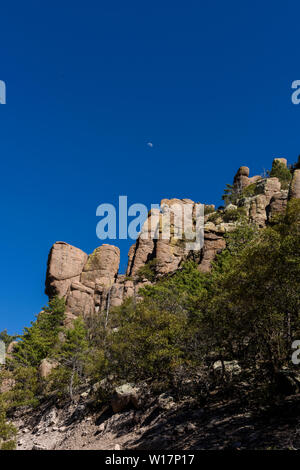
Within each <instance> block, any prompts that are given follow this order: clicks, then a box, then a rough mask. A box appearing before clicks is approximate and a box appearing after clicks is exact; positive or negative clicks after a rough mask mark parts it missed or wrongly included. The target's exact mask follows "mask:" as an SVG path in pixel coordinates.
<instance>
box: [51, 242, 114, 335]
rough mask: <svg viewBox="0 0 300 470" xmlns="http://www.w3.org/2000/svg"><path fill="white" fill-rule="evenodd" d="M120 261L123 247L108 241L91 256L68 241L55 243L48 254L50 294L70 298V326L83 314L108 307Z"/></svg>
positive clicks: (66, 321) (66, 316)
mask: <svg viewBox="0 0 300 470" xmlns="http://www.w3.org/2000/svg"><path fill="white" fill-rule="evenodd" d="M119 262H120V251H119V248H117V247H115V246H112V245H105V244H104V245H102V246H100V247H99V248H96V250H95V251H94V253H92V254H91V255H90V256H88V255H87V254H86V253H84V252H83V251H82V250H80V249H78V248H75V247H74V246H71V245H68V244H67V243H63V242H57V243H55V244H54V245H53V247H52V248H51V250H50V253H49V257H48V269H47V276H46V294H47V295H48V296H49V297H50V298H51V297H53V296H55V295H57V296H59V297H64V298H65V299H66V315H65V325H66V326H67V327H69V326H70V327H71V326H72V324H73V322H74V319H75V318H76V317H77V316H79V315H83V316H84V317H87V316H90V315H93V314H94V313H95V312H97V311H99V310H101V311H102V310H104V308H105V307H106V304H107V297H108V293H109V289H110V288H111V286H112V285H113V284H114V283H115V280H116V277H117V273H118V269H119Z"/></svg>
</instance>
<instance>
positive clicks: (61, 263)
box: [46, 242, 88, 297]
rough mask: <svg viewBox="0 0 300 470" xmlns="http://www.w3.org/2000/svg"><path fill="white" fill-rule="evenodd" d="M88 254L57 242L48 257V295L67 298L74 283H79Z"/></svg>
mask: <svg viewBox="0 0 300 470" xmlns="http://www.w3.org/2000/svg"><path fill="white" fill-rule="evenodd" d="M87 258H88V256H87V254H86V253H84V252H83V251H82V250H80V249H79V248H76V247H75V246H72V245H68V243H64V242H56V243H55V244H54V245H53V247H52V248H51V251H50V254H49V257H48V269H47V277H46V294H47V295H48V296H49V297H53V296H54V295H58V296H59V297H65V296H66V294H67V292H68V290H69V288H70V285H71V283H72V282H73V281H76V280H77V281H79V279H80V275H81V273H82V270H83V267H84V265H85V263H86V261H87Z"/></svg>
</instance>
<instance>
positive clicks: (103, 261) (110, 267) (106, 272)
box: [81, 244, 120, 286]
mask: <svg viewBox="0 0 300 470" xmlns="http://www.w3.org/2000/svg"><path fill="white" fill-rule="evenodd" d="M119 264H120V250H119V248H118V247H116V246H114V245H107V244H103V245H101V246H99V247H98V248H96V249H95V250H94V252H93V253H92V254H91V255H89V257H88V260H87V262H86V263H85V265H84V267H83V272H82V274H81V283H82V284H85V285H87V283H90V282H94V283H98V284H103V285H106V286H111V285H112V284H113V283H114V281H115V278H116V276H117V274H118V270H119Z"/></svg>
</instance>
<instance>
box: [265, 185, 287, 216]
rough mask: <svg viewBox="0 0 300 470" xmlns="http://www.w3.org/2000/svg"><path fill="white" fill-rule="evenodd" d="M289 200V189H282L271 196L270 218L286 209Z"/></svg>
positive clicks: (268, 210)
mask: <svg viewBox="0 0 300 470" xmlns="http://www.w3.org/2000/svg"><path fill="white" fill-rule="evenodd" d="M287 202H288V191H287V190H286V191H285V190H281V191H280V192H279V193H275V194H274V195H273V196H272V198H271V201H270V204H269V206H268V207H267V213H268V220H271V219H272V217H273V216H274V215H276V214H280V213H283V212H284V211H285V209H286V206H287Z"/></svg>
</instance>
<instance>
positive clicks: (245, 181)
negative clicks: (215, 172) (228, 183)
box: [233, 166, 250, 192]
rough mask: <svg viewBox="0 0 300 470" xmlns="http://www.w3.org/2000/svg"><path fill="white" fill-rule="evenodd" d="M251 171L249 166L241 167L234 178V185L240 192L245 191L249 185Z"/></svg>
mask: <svg viewBox="0 0 300 470" xmlns="http://www.w3.org/2000/svg"><path fill="white" fill-rule="evenodd" d="M249 173H250V170H249V168H248V167H247V166H241V167H240V168H239V169H238V171H237V174H236V175H235V177H234V181H233V185H234V187H235V189H236V190H237V191H238V192H241V191H243V189H244V188H246V187H247V186H248V185H249V184H250V183H249Z"/></svg>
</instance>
